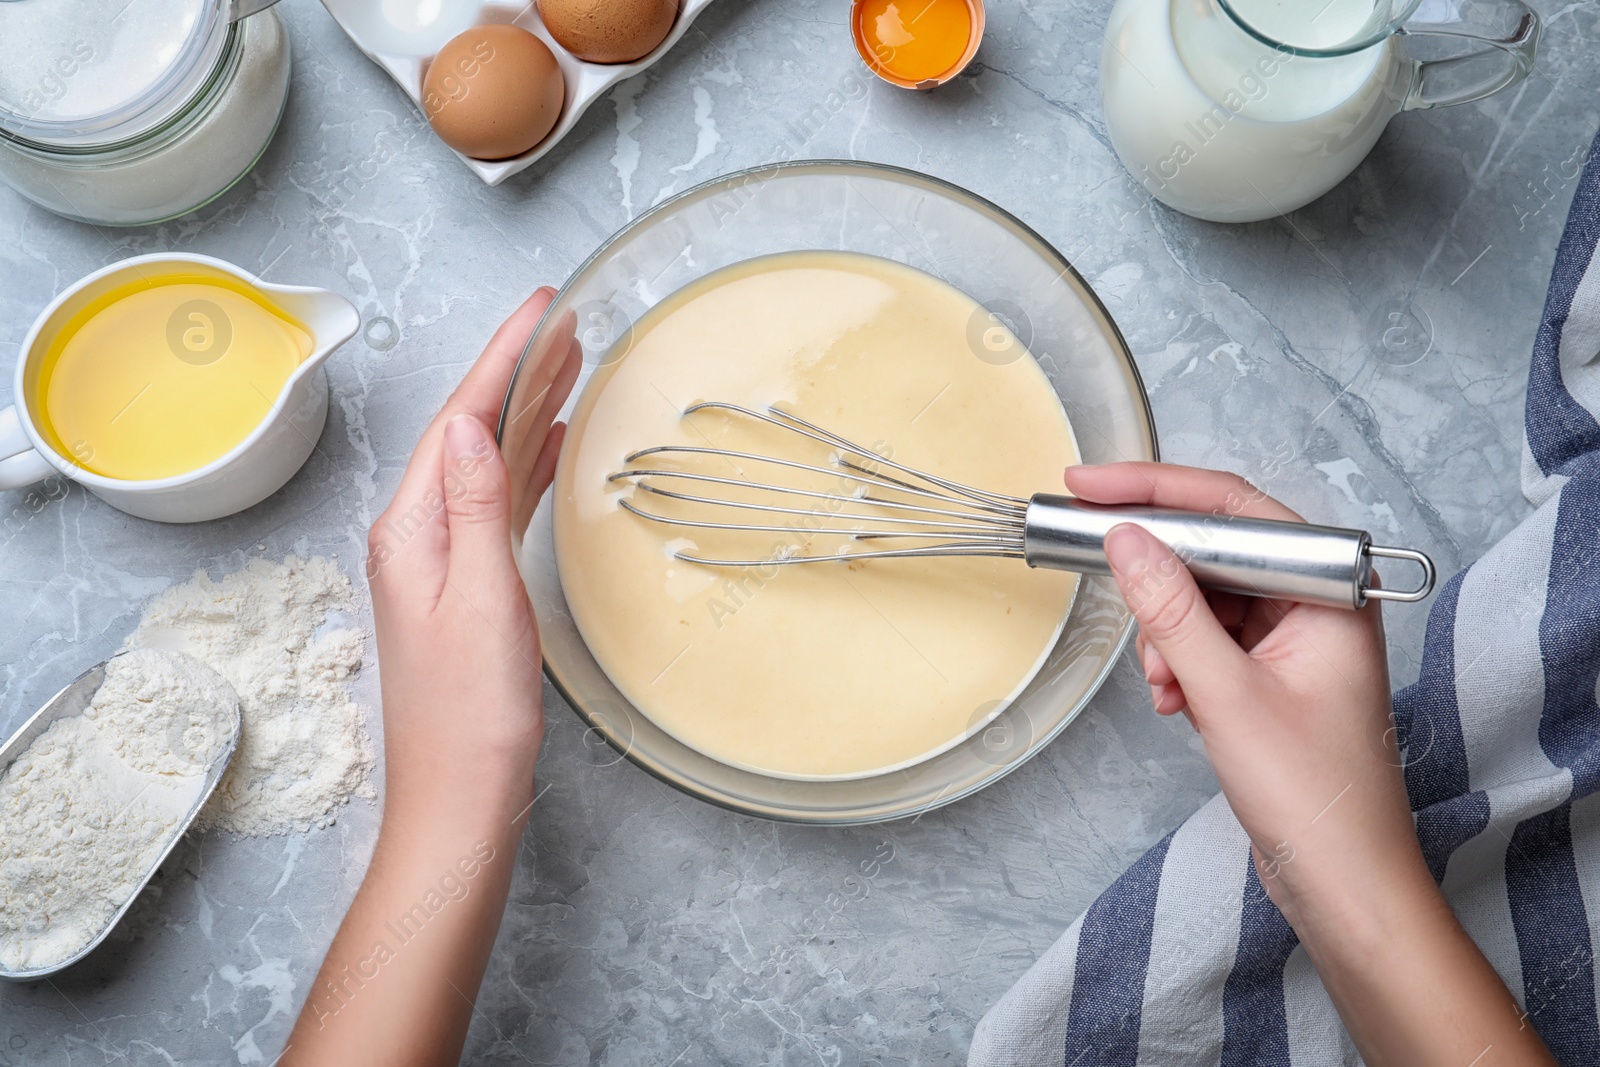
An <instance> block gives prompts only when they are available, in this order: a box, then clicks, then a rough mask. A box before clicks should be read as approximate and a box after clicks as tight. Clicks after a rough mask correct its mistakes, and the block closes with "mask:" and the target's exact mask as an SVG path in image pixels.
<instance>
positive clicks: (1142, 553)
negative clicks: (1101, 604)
mask: <svg viewBox="0 0 1600 1067" xmlns="http://www.w3.org/2000/svg"><path fill="white" fill-rule="evenodd" d="M1105 550H1106V559H1107V561H1108V562H1109V563H1110V564H1111V571H1112V574H1113V575H1114V576H1115V578H1116V581H1117V587H1118V589H1120V590H1121V592H1122V598H1123V600H1125V601H1126V602H1127V604H1128V607H1129V609H1130V610H1131V611H1132V612H1133V617H1134V618H1135V619H1137V620H1138V621H1139V629H1140V631H1141V632H1142V633H1143V634H1144V637H1145V640H1146V641H1147V642H1148V643H1149V645H1150V646H1151V647H1152V648H1154V649H1155V650H1156V651H1157V652H1159V653H1161V658H1162V659H1163V660H1165V661H1166V663H1167V664H1168V665H1169V666H1170V668H1171V670H1172V673H1173V676H1174V677H1175V678H1176V679H1177V681H1178V682H1179V683H1180V684H1182V686H1183V688H1184V691H1185V693H1187V694H1188V695H1189V696H1190V697H1191V698H1197V699H1199V700H1200V701H1201V703H1202V704H1207V703H1210V702H1211V700H1213V699H1215V700H1218V701H1223V700H1226V699H1227V696H1226V694H1227V693H1228V692H1230V691H1235V692H1236V691H1237V689H1238V686H1239V684H1240V682H1241V680H1242V679H1243V678H1245V677H1246V675H1247V674H1248V673H1249V672H1250V670H1251V667H1252V664H1251V662H1250V660H1249V658H1248V657H1247V656H1246V655H1245V654H1244V651H1243V650H1242V649H1240V648H1239V646H1238V645H1237V644H1235V643H1234V641H1233V638H1232V637H1230V636H1228V632H1227V631H1226V630H1224V629H1223V628H1222V625H1221V624H1220V623H1218V622H1217V619H1216V616H1215V615H1213V614H1211V609H1210V607H1208V606H1207V604H1206V600H1205V596H1204V594H1202V593H1201V592H1200V587H1199V586H1197V585H1195V582H1194V578H1193V577H1192V576H1191V575H1190V574H1189V571H1188V569H1187V568H1186V567H1184V565H1183V563H1182V562H1181V561H1179V559H1178V557H1177V556H1175V555H1173V554H1172V551H1171V550H1170V549H1168V548H1167V546H1166V545H1164V544H1162V543H1161V542H1160V541H1158V540H1157V539H1156V538H1155V537H1153V536H1152V535H1151V534H1150V533H1149V532H1147V531H1146V530H1144V529H1143V528H1142V527H1139V526H1135V525H1133V524H1131V523H1126V522H1124V523H1119V524H1117V525H1116V526H1113V527H1112V528H1111V530H1110V532H1108V533H1107V534H1106V537H1105Z"/></svg>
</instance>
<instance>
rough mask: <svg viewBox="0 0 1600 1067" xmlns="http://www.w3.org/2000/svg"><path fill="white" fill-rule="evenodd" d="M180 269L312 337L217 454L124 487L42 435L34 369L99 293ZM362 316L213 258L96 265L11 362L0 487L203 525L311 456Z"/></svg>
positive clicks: (264, 492) (1, 432)
mask: <svg viewBox="0 0 1600 1067" xmlns="http://www.w3.org/2000/svg"><path fill="white" fill-rule="evenodd" d="M175 264H176V265H181V267H182V269H183V273H185V274H188V275H202V276H203V275H211V276H214V277H223V278H232V279H235V280H237V281H240V282H243V283H244V284H246V285H248V286H250V287H252V288H254V289H257V290H259V291H260V292H262V293H265V294H266V295H267V296H268V297H270V299H271V301H272V303H274V304H276V305H277V306H278V307H280V308H282V309H283V310H284V311H285V312H287V313H288V314H289V315H291V316H293V317H294V318H295V319H297V320H299V322H300V323H301V324H303V325H304V326H305V327H306V329H307V330H308V331H309V332H310V334H311V340H312V350H311V354H310V355H309V356H307V357H306V359H305V360H304V361H303V362H302V363H301V364H300V366H298V367H296V368H295V370H294V373H293V374H291V375H290V377H289V380H288V382H286V383H285V384H284V387H283V391H282V392H281V393H280V394H279V395H278V397H277V398H276V400H275V401H274V403H273V405H272V411H271V412H270V413H269V414H268V415H267V417H266V418H265V419H263V420H262V421H261V423H260V424H259V425H257V426H256V428H255V429H254V430H252V431H251V432H250V435H249V436H248V437H246V438H245V439H244V440H243V441H241V442H239V444H238V445H236V446H235V447H234V448H233V449H231V450H230V451H229V452H227V453H226V454H225V455H223V456H222V457H221V458H219V459H217V460H214V461H213V462H211V463H208V464H206V465H205V466H203V467H201V468H199V469H198V470H193V471H190V472H188V473H186V474H180V475H176V476H174V477H171V478H158V479H150V480H146V481H129V480H123V479H119V478H107V477H105V476H104V475H100V474H95V473H94V472H92V471H88V470H85V469H84V468H82V467H80V466H78V465H77V464H76V463H74V462H73V461H72V459H71V458H69V457H67V456H64V455H62V454H61V453H60V452H59V451H57V450H56V448H55V447H54V446H52V445H51V443H50V441H49V440H48V439H47V438H46V437H45V435H44V434H42V433H40V432H39V428H38V426H39V422H40V419H39V415H38V413H37V412H36V411H34V410H32V408H33V405H34V404H35V403H36V402H37V399H38V398H37V393H38V390H36V389H34V388H33V384H34V383H35V382H36V381H37V379H38V375H39V364H40V361H41V359H42V358H43V356H44V353H45V351H46V349H47V348H48V347H49V343H50V340H51V338H53V337H55V336H56V334H57V333H58V332H59V331H60V329H61V328H62V326H63V325H64V324H65V323H66V322H68V321H69V320H70V319H71V318H72V316H73V315H75V314H77V313H78V312H79V311H80V310H82V309H83V308H84V307H85V306H87V305H88V304H89V303H91V302H92V301H93V300H95V299H96V298H97V297H99V296H101V295H103V294H104V293H107V292H109V291H111V290H113V289H116V288H118V287H119V286H122V285H125V284H127V283H128V282H129V281H130V280H131V279H132V278H135V277H139V276H141V274H143V273H145V272H151V268H152V267H154V268H158V269H159V268H171V267H172V266H173V265H175ZM360 321H361V319H360V316H359V315H358V314H357V313H356V309H355V307H354V306H352V305H351V303H350V301H348V300H346V299H345V298H344V297H342V296H340V295H339V294H337V293H333V292H329V291H328V290H326V289H313V288H309V287H306V286H298V285H273V284H271V283H268V282H264V281H262V280H261V279H260V278H257V277H256V276H255V275H253V274H251V273H249V272H248V271H244V270H240V269H239V268H238V267H235V266H234V265H233V264H231V263H227V262H224V261H223V260H220V259H213V258H211V257H210V256H195V255H182V254H176V253H172V254H167V253H162V254H156V255H149V256H135V257H134V258H132V259H124V260H122V261H120V262H118V263H113V264H111V265H110V266H108V267H102V268H101V269H100V270H97V271H95V272H94V273H93V274H91V275H89V276H88V277H87V278H84V279H83V280H82V281H80V282H78V283H77V284H76V285H73V286H72V287H71V288H69V289H67V291H66V292H64V293H62V294H61V295H60V296H58V297H56V299H55V300H54V301H52V302H51V304H50V306H49V307H47V308H45V309H44V311H43V312H41V313H40V315H39V317H38V319H36V320H35V321H34V324H33V328H32V329H30V330H29V331H28V335H27V337H26V338H25V339H24V340H23V342H22V354H21V356H20V357H19V358H18V359H17V374H16V381H15V391H14V392H13V393H12V398H13V405H12V406H11V407H9V408H5V409H3V410H0V490H4V489H20V488H22V487H24V486H28V485H32V484H33V483H35V482H39V481H43V480H44V479H45V478H48V477H50V476H51V475H53V474H59V475H61V476H62V477H65V478H68V479H70V480H71V481H74V482H77V483H79V484H80V485H82V486H84V487H85V488H87V489H88V490H89V491H90V492H92V493H94V494H95V495H96V496H98V497H100V498H101V499H102V500H104V501H106V503H108V504H110V505H112V506H113V507H115V508H118V509H120V510H122V511H125V512H127V513H128V514H130V515H137V516H139V517H140V518H143V519H155V520H157V521H159V522H201V521H204V520H206V519H217V518H221V517H222V516H224V515H232V514H233V513H234V512H237V511H243V510H244V509H245V508H248V507H250V506H251V505H253V504H257V503H259V502H261V501H262V500H265V499H266V498H267V497H269V496H271V495H272V494H273V493H275V492H277V491H278V489H279V488H281V487H282V486H283V484H284V483H285V482H287V481H288V480H289V479H290V477H292V476H293V475H294V473H295V471H297V470H299V469H300V466H301V465H302V464H303V463H305V461H306V459H307V458H308V457H310V455H311V452H312V449H314V448H315V447H316V444H317V438H318V437H319V436H321V434H322V426H323V423H324V422H325V421H326V420H327V417H328V380H327V376H326V374H325V373H324V371H323V366H322V365H323V363H324V362H325V361H326V360H327V358H328V357H329V356H330V355H332V354H333V350H334V349H336V348H338V347H339V346H340V345H342V344H343V343H344V342H346V341H348V340H349V339H350V338H351V337H353V336H354V335H355V332H356V328H357V326H359V325H360Z"/></svg>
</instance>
